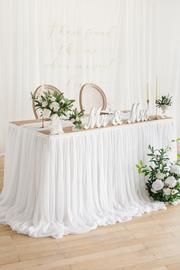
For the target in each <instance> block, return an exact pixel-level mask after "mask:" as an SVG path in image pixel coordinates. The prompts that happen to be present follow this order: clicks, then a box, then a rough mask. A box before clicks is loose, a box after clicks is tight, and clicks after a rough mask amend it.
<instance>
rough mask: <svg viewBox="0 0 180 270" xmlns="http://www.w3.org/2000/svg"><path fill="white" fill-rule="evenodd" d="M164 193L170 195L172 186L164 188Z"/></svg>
mask: <svg viewBox="0 0 180 270" xmlns="http://www.w3.org/2000/svg"><path fill="white" fill-rule="evenodd" d="M163 193H164V194H165V195H170V194H171V189H170V188H163Z"/></svg>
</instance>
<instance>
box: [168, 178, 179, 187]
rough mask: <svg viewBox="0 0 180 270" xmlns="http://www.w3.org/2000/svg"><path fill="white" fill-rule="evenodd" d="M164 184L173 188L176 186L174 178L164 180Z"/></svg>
mask: <svg viewBox="0 0 180 270" xmlns="http://www.w3.org/2000/svg"><path fill="white" fill-rule="evenodd" d="M165 184H166V185H167V186H168V187H170V188H173V187H175V186H176V184H177V181H176V178H175V177H174V176H169V177H168V178H167V179H166V180H165Z"/></svg>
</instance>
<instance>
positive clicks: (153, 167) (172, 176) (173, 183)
mask: <svg viewBox="0 0 180 270" xmlns="http://www.w3.org/2000/svg"><path fill="white" fill-rule="evenodd" d="M148 149H149V153H148V156H149V157H150V160H149V164H148V165H146V164H144V163H143V161H142V160H141V161H140V162H139V164H137V165H136V167H137V169H138V172H139V174H143V175H144V176H145V179H146V189H147V190H148V193H149V195H150V197H152V198H153V199H154V200H156V201H161V202H167V203H172V204H174V203H175V202H176V201H178V200H180V164H179V161H177V162H176V163H174V162H172V161H171V160H170V158H169V156H168V151H170V149H171V148H170V147H166V148H161V149H154V147H152V146H150V145H149V147H148Z"/></svg>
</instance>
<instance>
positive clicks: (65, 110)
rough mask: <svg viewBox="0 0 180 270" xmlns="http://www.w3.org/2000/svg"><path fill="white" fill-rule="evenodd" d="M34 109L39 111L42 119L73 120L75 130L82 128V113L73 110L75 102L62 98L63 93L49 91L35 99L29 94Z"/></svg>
mask: <svg viewBox="0 0 180 270" xmlns="http://www.w3.org/2000/svg"><path fill="white" fill-rule="evenodd" d="M31 96H32V100H33V101H34V106H35V108H36V109H37V110H38V111H40V113H41V117H42V118H43V119H51V118H53V117H54V116H58V117H65V118H66V120H74V121H73V124H74V125H75V127H76V128H82V120H81V118H82V116H83V115H84V113H83V111H80V112H79V111H78V110H77V108H75V109H74V108H73V106H74V102H75V100H73V99H68V98H65V97H64V94H63V93H58V92H53V93H51V92H50V91H47V92H44V93H43V94H42V95H39V96H38V97H36V96H35V95H34V94H32V93H31Z"/></svg>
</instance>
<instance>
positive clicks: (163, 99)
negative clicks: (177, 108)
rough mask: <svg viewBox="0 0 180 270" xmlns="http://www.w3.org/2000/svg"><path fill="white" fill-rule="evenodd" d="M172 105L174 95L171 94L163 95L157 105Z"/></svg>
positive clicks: (159, 106)
mask: <svg viewBox="0 0 180 270" xmlns="http://www.w3.org/2000/svg"><path fill="white" fill-rule="evenodd" d="M171 105H172V96H170V95H169V94H168V95H167V96H162V97H161V98H159V99H157V100H156V107H158V108H161V107H162V106H171Z"/></svg>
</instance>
